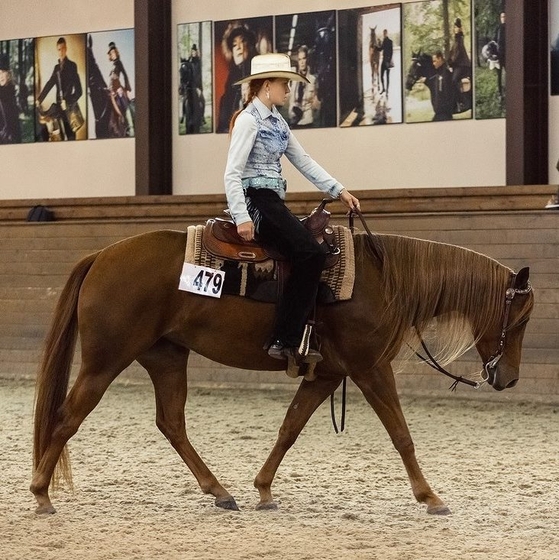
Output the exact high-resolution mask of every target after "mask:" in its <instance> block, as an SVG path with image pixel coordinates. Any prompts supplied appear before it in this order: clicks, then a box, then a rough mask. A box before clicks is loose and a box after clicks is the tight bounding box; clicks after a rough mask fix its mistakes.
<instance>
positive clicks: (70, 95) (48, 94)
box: [35, 33, 87, 142]
mask: <svg viewBox="0 0 559 560" xmlns="http://www.w3.org/2000/svg"><path fill="white" fill-rule="evenodd" d="M85 39H86V35H85V34H84V33H79V34H74V35H55V36H53V37H38V38H37V39H35V103H36V107H37V111H36V116H37V119H36V125H35V137H36V140H37V141H38V142H58V141H69V140H85V139H87V103H86V95H85V92H86V84H87V81H86V80H87V74H86V69H85V60H86V54H85Z"/></svg>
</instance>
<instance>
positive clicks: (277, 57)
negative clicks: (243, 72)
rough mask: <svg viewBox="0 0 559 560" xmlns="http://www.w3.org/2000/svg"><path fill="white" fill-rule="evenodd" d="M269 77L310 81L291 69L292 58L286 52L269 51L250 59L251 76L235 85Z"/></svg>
mask: <svg viewBox="0 0 559 560" xmlns="http://www.w3.org/2000/svg"><path fill="white" fill-rule="evenodd" d="M268 78H287V79H288V80H293V81H295V82H306V83H307V84H308V83H310V82H309V80H308V79H307V78H305V76H302V75H301V74H298V73H297V72H293V70H291V60H290V59H289V57H288V56H287V55H286V54H280V53H269V54H259V55H256V56H255V57H254V58H253V59H252V60H251V61H250V76H247V77H246V78H243V79H242V80H239V81H238V82H235V84H234V85H236V86H237V85H239V84H245V83H247V82H250V81H252V80H265V79H268Z"/></svg>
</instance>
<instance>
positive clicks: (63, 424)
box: [30, 364, 119, 514]
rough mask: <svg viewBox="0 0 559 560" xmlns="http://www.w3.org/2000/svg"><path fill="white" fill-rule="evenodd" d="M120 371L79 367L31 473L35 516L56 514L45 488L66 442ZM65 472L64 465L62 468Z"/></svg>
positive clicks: (47, 487)
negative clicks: (100, 370)
mask: <svg viewBox="0 0 559 560" xmlns="http://www.w3.org/2000/svg"><path fill="white" fill-rule="evenodd" d="M118 373H119V372H116V373H115V372H110V371H107V372H105V373H101V374H98V373H95V374H91V373H90V372H89V371H88V370H87V368H86V366H84V365H83V364H82V368H81V370H80V373H79V375H78V377H77V378H76V382H75V383H74V385H73V387H72V389H71V390H70V392H69V393H68V396H67V397H66V399H65V400H64V403H63V404H62V406H61V407H60V409H59V410H58V412H57V420H56V424H55V425H54V426H53V429H52V436H51V438H50V442H49V444H48V446H47V447H46V449H45V451H44V453H43V455H42V457H41V460H40V462H39V464H38V466H37V468H36V470H35V472H34V473H33V480H32V481H31V487H30V490H31V492H32V493H33V494H34V496H35V499H36V500H37V504H38V506H37V509H36V510H35V511H36V513H39V514H42V513H55V511H56V510H55V509H54V507H53V506H52V503H51V501H50V497H49V493H48V489H49V484H50V481H51V478H52V476H53V473H54V469H55V467H56V464H57V462H58V460H59V458H60V455H61V453H62V451H63V449H64V446H65V445H66V443H67V442H68V440H69V439H70V438H71V437H72V436H73V435H74V434H75V433H76V432H77V431H78V429H79V427H80V425H81V424H82V422H83V421H84V420H85V418H86V417H87V415H88V414H89V413H90V412H91V411H92V410H93V409H94V408H95V407H96V406H97V404H98V403H99V401H100V400H101V397H102V396H103V394H104V393H105V391H106V390H107V388H108V386H109V385H110V384H111V382H112V381H113V379H114V378H115V377H116V376H117V375H118ZM61 466H62V469H64V468H65V467H64V465H61Z"/></svg>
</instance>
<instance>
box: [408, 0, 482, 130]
mask: <svg viewBox="0 0 559 560" xmlns="http://www.w3.org/2000/svg"><path fill="white" fill-rule="evenodd" d="M403 9H404V17H403V21H404V45H405V51H404V56H403V59H404V68H405V69H407V75H406V77H405V89H406V94H405V120H406V122H408V123H415V122H428V121H443V120H456V119H471V118H472V116H473V107H472V81H473V79H472V63H471V50H472V49H471V42H472V39H471V37H472V35H471V23H470V17H471V11H470V4H469V2H466V3H452V2H449V0H433V1H430V2H412V3H408V4H404V5H403ZM419 55H421V56H423V58H422V59H421V60H419Z"/></svg>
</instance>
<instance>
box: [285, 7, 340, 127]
mask: <svg viewBox="0 0 559 560" xmlns="http://www.w3.org/2000/svg"><path fill="white" fill-rule="evenodd" d="M275 26H276V42H275V47H276V51H277V52H280V53H285V54H288V55H289V56H290V58H291V65H292V68H293V69H294V70H296V71H297V72H299V73H300V74H304V75H305V76H306V77H307V79H308V80H309V81H310V84H304V83H302V82H296V83H295V82H293V83H292V84H291V95H290V96H289V100H288V102H287V103H286V105H285V106H284V107H283V108H282V109H281V112H282V115H283V116H284V118H285V120H286V121H287V122H288V123H289V126H290V127H291V128H317V127H332V126H337V104H336V67H337V60H336V52H337V48H336V43H337V41H336V11H335V10H328V11H324V12H307V13H302V14H286V15H281V16H276V17H275Z"/></svg>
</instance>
